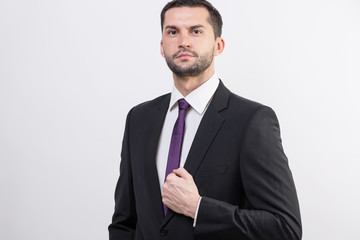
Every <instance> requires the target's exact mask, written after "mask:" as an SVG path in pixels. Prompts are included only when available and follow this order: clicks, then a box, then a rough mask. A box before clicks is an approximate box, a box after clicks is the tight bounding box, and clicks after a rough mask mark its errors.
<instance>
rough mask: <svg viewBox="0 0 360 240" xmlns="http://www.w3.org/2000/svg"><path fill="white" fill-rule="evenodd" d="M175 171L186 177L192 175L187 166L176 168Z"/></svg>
mask: <svg viewBox="0 0 360 240" xmlns="http://www.w3.org/2000/svg"><path fill="white" fill-rule="evenodd" d="M173 173H175V174H176V175H178V176H179V177H181V178H184V179H188V178H189V177H191V175H190V173H189V172H188V171H186V169H185V168H178V169H174V171H173Z"/></svg>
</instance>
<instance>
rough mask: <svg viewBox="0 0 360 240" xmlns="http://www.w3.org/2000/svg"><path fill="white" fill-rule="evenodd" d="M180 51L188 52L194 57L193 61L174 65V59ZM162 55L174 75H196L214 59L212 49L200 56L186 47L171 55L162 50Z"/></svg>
mask: <svg viewBox="0 0 360 240" xmlns="http://www.w3.org/2000/svg"><path fill="white" fill-rule="evenodd" d="M182 53H190V54H191V55H192V56H194V58H196V59H195V62H194V63H193V64H191V65H189V66H179V65H176V63H175V62H174V60H175V59H176V58H177V57H178V56H179V55H180V54H182ZM164 56H165V60H166V63H167V65H168V67H169V68H170V70H171V71H172V72H173V73H174V74H175V75H176V76H178V77H197V76H199V75H200V74H202V73H203V72H205V70H206V69H208V68H209V67H210V65H211V63H212V61H213V59H214V49H212V50H211V51H209V52H206V53H204V54H202V55H200V56H199V55H198V54H197V53H196V52H193V51H190V50H188V49H183V50H180V51H179V52H177V53H175V54H174V55H172V56H169V55H166V53H165V51H164ZM184 62H185V61H184Z"/></svg>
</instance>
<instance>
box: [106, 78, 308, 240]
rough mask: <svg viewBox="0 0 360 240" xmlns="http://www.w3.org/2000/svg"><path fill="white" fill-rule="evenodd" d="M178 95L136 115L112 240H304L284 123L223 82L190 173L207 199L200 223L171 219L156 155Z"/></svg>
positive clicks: (128, 134) (130, 124)
mask: <svg viewBox="0 0 360 240" xmlns="http://www.w3.org/2000/svg"><path fill="white" fill-rule="evenodd" d="M169 101H170V94H167V95H164V96H161V97H159V98H156V99H154V100H152V101H149V102H146V103H143V104H141V105H138V106H136V107H134V108H133V109H132V110H131V111H130V112H129V114H128V116H127V120H126V128H125V133H124V139H123V146H122V153H121V159H122V160H121V165H120V177H119V181H118V183H117V187H116V191H115V212H114V215H113V219H112V223H111V224H110V226H109V234H110V239H111V240H130V239H136V240H140V239H142V240H145V239H147V240H157V239H170V240H176V239H181V240H188V239H206V240H212V239H214V240H215V239H217V240H228V239H229V240H230V239H238V240H240V239H241V240H246V239H249V240H250V239H252V240H267V239H269V240H270V239H271V240H276V239H279V240H292V239H294V240H295V239H297V240H298V239H301V235H302V230H301V221H300V212H299V205H298V200H297V196H296V190H295V186H294V182H293V178H292V175H291V172H290V169H289V167H288V161H287V158H286V156H285V154H284V151H283V148H282V144H281V138H280V130H279V124H278V120H277V118H276V115H275V113H274V112H273V110H272V109H271V108H269V107H266V106H263V105H261V104H259V103H255V102H252V101H249V100H246V99H244V98H242V97H239V96H237V95H235V94H233V93H231V92H230V91H229V90H228V89H227V88H226V87H225V86H224V85H223V83H222V82H220V84H219V87H218V89H217V90H216V92H215V94H214V97H213V99H212V101H211V103H210V105H209V107H208V109H207V111H206V112H205V115H204V117H203V119H202V121H201V123H200V125H199V128H198V131H197V133H196V135H195V138H194V141H193V143H192V146H191V149H190V152H189V154H188V157H187V160H186V163H185V166H184V167H185V169H186V170H187V171H188V172H189V173H190V174H191V175H192V176H193V178H194V181H195V183H196V185H197V187H198V189H199V193H200V195H201V196H202V200H201V204H200V207H199V212H198V218H197V223H196V227H195V228H194V227H193V226H192V224H193V219H192V218H189V217H186V216H184V215H180V214H177V213H174V212H173V211H171V210H169V212H168V214H167V215H166V217H164V213H163V208H162V201H161V192H160V186H159V180H158V176H157V169H156V162H155V161H156V153H157V146H158V142H159V137H160V133H161V130H162V126H163V122H164V119H165V115H166V112H167V110H168V107H169Z"/></svg>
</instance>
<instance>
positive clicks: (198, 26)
mask: <svg viewBox="0 0 360 240" xmlns="http://www.w3.org/2000/svg"><path fill="white" fill-rule="evenodd" d="M195 28H205V26H204V25H201V24H198V25H194V26H191V27H190V29H195ZM165 29H175V30H178V29H179V28H178V27H177V26H175V25H168V26H166V27H165Z"/></svg>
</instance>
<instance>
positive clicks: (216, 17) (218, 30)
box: [161, 0, 223, 38]
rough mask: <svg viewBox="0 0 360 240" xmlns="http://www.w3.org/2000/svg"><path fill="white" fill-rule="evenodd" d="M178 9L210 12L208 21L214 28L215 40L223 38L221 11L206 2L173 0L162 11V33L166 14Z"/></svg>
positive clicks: (203, 0)
mask: <svg viewBox="0 0 360 240" xmlns="http://www.w3.org/2000/svg"><path fill="white" fill-rule="evenodd" d="M176 7H204V8H206V9H207V11H208V12H209V18H208V21H209V23H210V25H211V26H212V27H213V30H214V35H215V38H217V37H221V34H222V26H223V21H222V18H221V15H220V13H219V11H218V10H217V9H216V8H214V7H213V5H211V3H209V2H208V1H206V0H173V1H171V2H169V3H168V4H166V5H165V7H164V8H163V10H162V11H161V31H164V20H165V13H166V12H167V11H168V10H169V9H171V8H176Z"/></svg>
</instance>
